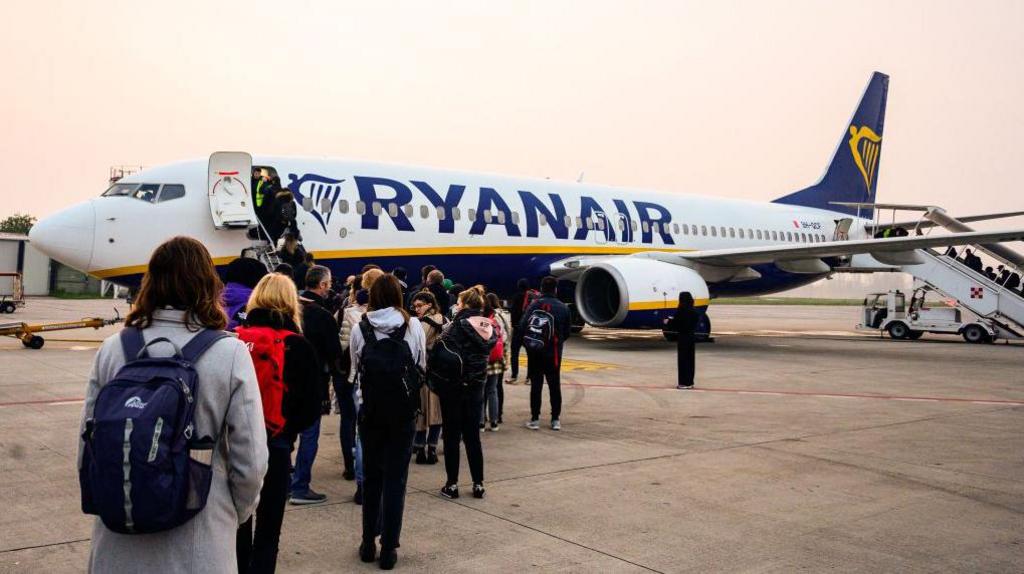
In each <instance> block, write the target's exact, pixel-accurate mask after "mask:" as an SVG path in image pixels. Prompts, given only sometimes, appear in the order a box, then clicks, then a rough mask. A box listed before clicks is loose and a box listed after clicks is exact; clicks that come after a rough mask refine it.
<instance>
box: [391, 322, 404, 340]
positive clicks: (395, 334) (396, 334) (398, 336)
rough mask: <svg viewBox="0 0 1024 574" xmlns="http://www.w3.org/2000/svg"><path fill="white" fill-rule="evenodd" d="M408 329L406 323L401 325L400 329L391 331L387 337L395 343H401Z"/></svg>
mask: <svg viewBox="0 0 1024 574" xmlns="http://www.w3.org/2000/svg"><path fill="white" fill-rule="evenodd" d="M408 329H409V323H408V321H407V322H405V323H403V324H402V326H401V327H399V328H398V329H395V330H394V331H392V332H391V334H389V335H388V337H391V338H392V339H394V340H396V341H401V340H402V339H405V332H406V331H407V330H408Z"/></svg>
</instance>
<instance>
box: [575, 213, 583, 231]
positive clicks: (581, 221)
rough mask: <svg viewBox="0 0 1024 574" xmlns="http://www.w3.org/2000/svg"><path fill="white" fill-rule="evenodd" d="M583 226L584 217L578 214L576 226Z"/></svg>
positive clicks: (578, 227)
mask: <svg viewBox="0 0 1024 574" xmlns="http://www.w3.org/2000/svg"><path fill="white" fill-rule="evenodd" d="M582 227H583V218H582V217H580V216H576V228H577V229H580V228H582Z"/></svg>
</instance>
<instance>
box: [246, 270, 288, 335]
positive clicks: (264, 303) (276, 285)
mask: <svg viewBox="0 0 1024 574" xmlns="http://www.w3.org/2000/svg"><path fill="white" fill-rule="evenodd" d="M253 309H266V310H268V311H270V312H271V313H274V314H277V315H279V316H281V317H287V318H288V319H291V321H292V323H295V328H296V329H298V330H299V332H300V333H301V332H302V311H301V310H300V307H299V294H298V292H297V291H296V290H295V283H294V282H293V281H292V278H291V277H288V276H287V275H282V274H280V273H271V274H269V275H264V276H263V279H260V282H259V283H257V284H256V288H255V289H253V290H252V294H251V295H249V302H248V303H246V304H245V312H246V313H249V312H251V311H252V310H253Z"/></svg>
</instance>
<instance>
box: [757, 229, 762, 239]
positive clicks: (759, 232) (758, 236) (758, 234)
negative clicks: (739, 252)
mask: <svg viewBox="0 0 1024 574" xmlns="http://www.w3.org/2000/svg"><path fill="white" fill-rule="evenodd" d="M757 238H758V239H761V230H760V229H758V230H757Z"/></svg>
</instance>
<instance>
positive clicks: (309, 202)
mask: <svg viewBox="0 0 1024 574" xmlns="http://www.w3.org/2000/svg"><path fill="white" fill-rule="evenodd" d="M302 209H304V210H306V211H313V198H312V197H303V198H302Z"/></svg>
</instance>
